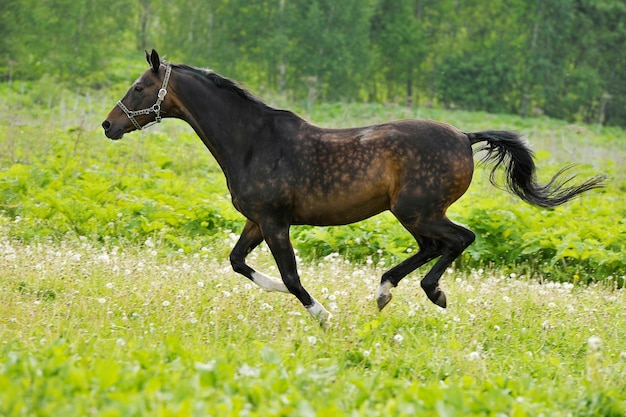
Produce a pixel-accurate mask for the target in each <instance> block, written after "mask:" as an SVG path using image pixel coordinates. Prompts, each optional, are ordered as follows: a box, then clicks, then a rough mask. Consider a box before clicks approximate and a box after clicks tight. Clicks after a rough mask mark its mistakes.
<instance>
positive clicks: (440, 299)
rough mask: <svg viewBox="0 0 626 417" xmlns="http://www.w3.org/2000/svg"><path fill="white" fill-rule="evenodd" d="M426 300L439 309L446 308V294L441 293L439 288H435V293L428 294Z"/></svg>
mask: <svg viewBox="0 0 626 417" xmlns="http://www.w3.org/2000/svg"><path fill="white" fill-rule="evenodd" d="M428 298H429V299H430V301H432V302H433V303H435V304H437V305H438V306H439V307H441V308H446V307H447V305H448V303H447V302H446V294H445V293H444V292H443V291H441V289H440V288H439V287H437V288H435V291H433V292H431V293H428Z"/></svg>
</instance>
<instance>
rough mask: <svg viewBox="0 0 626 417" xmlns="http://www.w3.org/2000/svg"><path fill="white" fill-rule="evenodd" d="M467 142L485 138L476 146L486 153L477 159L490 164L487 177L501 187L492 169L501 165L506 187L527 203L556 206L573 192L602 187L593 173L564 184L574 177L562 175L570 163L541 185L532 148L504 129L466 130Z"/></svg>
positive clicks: (571, 196)
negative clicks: (491, 166)
mask: <svg viewBox="0 0 626 417" xmlns="http://www.w3.org/2000/svg"><path fill="white" fill-rule="evenodd" d="M467 136H468V137H469V139H470V142H471V144H472V145H473V144H475V143H478V142H484V141H486V142H487V144H486V145H485V146H483V147H482V148H480V149H479V150H480V151H486V152H487V154H486V155H485V156H484V157H483V159H482V161H481V162H491V163H493V164H494V167H493V169H492V170H491V174H490V176H489V180H490V181H491V183H492V184H493V185H495V186H496V187H499V188H503V187H501V186H500V185H499V184H498V183H497V181H496V170H497V169H498V167H499V166H500V165H504V169H505V170H506V188H508V189H509V190H510V191H511V192H513V193H514V194H515V195H517V196H519V197H520V198H521V199H522V200H524V201H526V202H527V203H530V204H533V205H535V206H539V207H556V206H558V205H560V204H563V203H565V202H567V201H569V200H571V199H572V198H574V197H576V196H577V195H579V194H581V193H584V192H585V191H589V190H592V189H594V188H601V187H604V180H605V177H604V176H595V177H593V178H591V179H589V180H587V181H585V182H584V183H582V184H581V185H579V186H575V187H566V186H565V185H566V184H567V183H568V182H569V181H571V180H572V179H573V178H574V176H566V177H565V178H563V177H562V175H563V174H564V173H565V172H566V171H567V170H569V169H570V168H571V167H572V165H569V166H566V167H565V168H563V169H561V170H559V172H557V173H556V174H555V175H554V176H553V177H552V179H551V180H550V181H549V182H548V183H547V184H545V185H540V184H538V183H537V178H536V168H535V162H534V160H533V153H532V151H531V150H530V149H529V148H528V146H526V144H525V143H524V141H522V139H521V138H520V136H519V135H518V134H516V133H514V132H509V131H505V130H487V131H484V132H475V133H468V134H467Z"/></svg>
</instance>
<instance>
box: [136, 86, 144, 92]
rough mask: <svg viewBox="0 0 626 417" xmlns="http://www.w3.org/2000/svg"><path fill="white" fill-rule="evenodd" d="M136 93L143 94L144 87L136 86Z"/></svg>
mask: <svg viewBox="0 0 626 417" xmlns="http://www.w3.org/2000/svg"><path fill="white" fill-rule="evenodd" d="M135 91H136V92H138V93H141V92H142V91H143V85H136V86H135Z"/></svg>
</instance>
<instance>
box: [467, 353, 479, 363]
mask: <svg viewBox="0 0 626 417" xmlns="http://www.w3.org/2000/svg"><path fill="white" fill-rule="evenodd" d="M467 359H469V360H471V361H475V360H477V359H480V352H477V351H473V352H470V353H469V354H468V355H467Z"/></svg>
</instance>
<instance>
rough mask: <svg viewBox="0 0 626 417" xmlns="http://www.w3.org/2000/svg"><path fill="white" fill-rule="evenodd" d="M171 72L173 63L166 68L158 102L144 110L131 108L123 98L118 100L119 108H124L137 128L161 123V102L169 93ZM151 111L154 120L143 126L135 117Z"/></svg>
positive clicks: (140, 128)
mask: <svg viewBox="0 0 626 417" xmlns="http://www.w3.org/2000/svg"><path fill="white" fill-rule="evenodd" d="M171 72H172V67H171V65H168V66H167V67H166V68H165V77H164V78H163V85H162V86H161V89H160V90H159V93H158V94H157V100H156V103H154V104H153V105H152V107H148V108H146V109H142V110H129V109H128V107H126V106H125V105H124V103H122V100H120V101H118V102H117V105H118V106H119V108H120V109H122V111H123V112H124V113H125V114H126V116H128V118H129V119H130V121H131V122H133V124H134V125H135V127H136V128H137V130H142V129H145V128H147V127H148V126H152V125H153V124H155V123H161V120H162V119H163V118H162V117H161V103H163V100H165V95H166V94H167V83H168V82H169V81H170V74H171ZM150 113H154V114H155V117H154V121H153V122H150V123H148V124H146V125H144V126H141V125H140V124H139V122H137V119H135V116H140V115H142V114H146V115H148V114H150Z"/></svg>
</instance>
